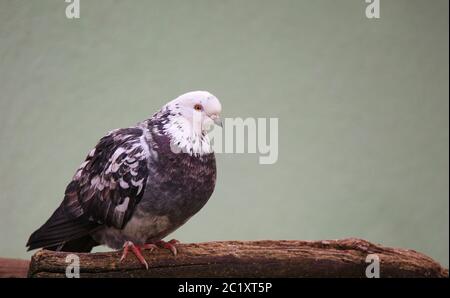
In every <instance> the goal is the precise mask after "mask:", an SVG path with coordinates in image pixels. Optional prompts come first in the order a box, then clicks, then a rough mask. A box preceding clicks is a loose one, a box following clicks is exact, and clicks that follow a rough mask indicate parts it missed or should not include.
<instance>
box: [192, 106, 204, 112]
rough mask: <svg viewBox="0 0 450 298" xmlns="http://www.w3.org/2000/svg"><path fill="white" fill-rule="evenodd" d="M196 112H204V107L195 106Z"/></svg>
mask: <svg viewBox="0 0 450 298" xmlns="http://www.w3.org/2000/svg"><path fill="white" fill-rule="evenodd" d="M194 110H196V111H201V110H203V107H202V105H199V104H196V105H195V106H194Z"/></svg>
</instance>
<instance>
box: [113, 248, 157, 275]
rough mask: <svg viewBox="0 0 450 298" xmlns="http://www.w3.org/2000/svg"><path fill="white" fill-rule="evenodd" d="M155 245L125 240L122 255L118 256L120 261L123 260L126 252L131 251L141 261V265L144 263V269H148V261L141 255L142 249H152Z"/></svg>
mask: <svg viewBox="0 0 450 298" xmlns="http://www.w3.org/2000/svg"><path fill="white" fill-rule="evenodd" d="M155 247H156V246H155V245H154V244H144V245H135V244H134V243H133V242H131V241H126V242H125V243H124V245H123V253H122V257H121V258H120V262H122V261H123V260H125V258H126V257H127V255H128V252H129V251H130V249H131V251H132V252H133V254H134V255H135V256H136V258H137V259H138V260H139V262H141V264H142V265H144V267H145V269H147V270H148V263H147V261H146V260H145V258H144V256H143V255H142V249H150V250H153V249H154V248H155Z"/></svg>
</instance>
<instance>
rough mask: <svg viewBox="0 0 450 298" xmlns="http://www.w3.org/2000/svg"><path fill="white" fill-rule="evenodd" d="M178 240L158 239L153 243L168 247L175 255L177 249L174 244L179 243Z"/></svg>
mask: <svg viewBox="0 0 450 298" xmlns="http://www.w3.org/2000/svg"><path fill="white" fill-rule="evenodd" d="M179 243H180V241H178V240H176V239H172V240H170V241H168V242H166V241H163V240H159V241H156V242H155V245H156V246H158V247H161V248H164V249H168V250H170V251H171V252H172V254H173V255H174V256H176V255H177V253H178V251H177V247H176V245H177V244H179Z"/></svg>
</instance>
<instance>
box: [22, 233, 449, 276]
mask: <svg viewBox="0 0 450 298" xmlns="http://www.w3.org/2000/svg"><path fill="white" fill-rule="evenodd" d="M69 254H70V253H67V252H53V251H47V250H41V251H38V252H37V253H36V254H35V255H34V256H33V257H32V259H31V265H30V269H29V272H28V276H29V277H65V272H66V267H67V265H68V263H66V257H67V256H68V255H69ZM369 254H376V255H377V256H378V257H379V260H380V277H382V278H383V277H448V270H447V269H445V268H442V267H441V266H440V265H439V264H438V263H437V262H435V261H434V260H433V259H431V258H429V257H427V256H425V255H423V254H421V253H418V252H416V251H414V250H408V249H400V248H389V247H384V246H381V245H375V244H372V243H370V242H368V241H365V240H361V239H353V238H351V239H343V240H328V241H292V240H280V241H269V240H264V241H221V242H206V243H191V244H179V245H178V255H177V256H172V255H171V254H170V253H169V251H167V250H162V249H156V250H154V251H145V252H144V256H145V258H146V260H147V262H148V264H149V267H150V268H149V269H148V270H146V269H145V268H144V267H143V266H142V265H141V264H140V263H139V262H138V261H137V259H136V258H135V257H134V256H133V255H132V254H131V253H130V254H129V255H128V257H127V259H126V260H124V261H123V262H122V263H121V262H119V258H120V256H121V252H120V251H116V252H107V253H78V254H77V255H78V256H79V261H80V275H81V277H366V275H365V272H366V268H367V266H368V265H369V264H368V263H366V258H367V255H369Z"/></svg>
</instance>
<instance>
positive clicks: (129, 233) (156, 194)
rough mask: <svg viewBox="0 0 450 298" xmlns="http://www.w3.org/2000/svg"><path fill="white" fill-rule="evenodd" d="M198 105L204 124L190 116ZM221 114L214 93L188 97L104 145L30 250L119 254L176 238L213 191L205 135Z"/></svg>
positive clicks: (112, 136) (211, 156) (87, 162)
mask: <svg viewBox="0 0 450 298" xmlns="http://www.w3.org/2000/svg"><path fill="white" fill-rule="evenodd" d="M198 105H201V107H202V111H201V115H200V116H202V117H201V118H200V119H201V120H200V123H195V121H198V120H196V119H197V118H196V117H193V118H192V117H190V113H195V112H198ZM194 107H195V110H194ZM220 110H221V106H220V103H219V101H218V100H217V98H216V97H214V96H213V95H211V94H210V93H208V92H204V91H196V92H190V93H186V94H184V95H182V96H180V97H178V98H177V99H175V100H174V101H172V102H170V103H168V104H167V105H165V106H164V107H163V108H162V109H161V111H159V112H158V113H156V114H155V115H154V116H153V117H151V118H150V119H147V120H145V121H142V122H140V123H138V124H137V125H136V126H134V127H130V128H123V129H116V130H113V131H111V132H110V133H108V134H107V135H106V136H104V137H103V138H101V139H100V141H99V142H98V144H97V145H96V146H95V148H94V149H92V151H91V152H90V153H89V155H88V156H87V158H86V160H85V161H84V162H83V163H82V164H81V166H80V167H79V168H78V170H77V171H76V173H75V175H74V176H73V179H72V181H71V182H70V183H69V185H68V186H67V188H66V191H65V196H64V199H63V201H62V203H61V205H60V206H59V207H58V208H57V209H56V211H55V212H54V213H53V215H52V216H51V217H50V218H49V219H48V220H47V222H46V223H45V224H44V225H43V226H42V227H40V228H39V229H38V230H37V231H35V232H34V233H33V234H32V235H31V236H30V239H29V240H28V243H27V246H28V249H29V250H31V249H35V248H40V247H45V248H47V249H53V250H61V251H74V252H86V251H90V250H91V249H92V247H94V246H96V245H100V244H105V245H108V246H109V247H111V248H115V249H117V248H121V247H122V245H123V244H124V242H126V241H132V242H134V243H136V244H143V243H151V242H154V241H157V240H160V239H162V238H164V237H165V236H167V235H168V234H169V233H171V232H173V231H174V230H175V229H177V228H178V227H179V226H181V225H182V224H184V223H185V222H186V221H187V220H188V219H189V218H190V217H192V216H193V215H194V214H195V213H197V212H198V211H199V210H200V209H201V208H202V207H203V206H204V204H206V202H207V201H208V199H209V197H210V196H211V194H212V192H213V190H214V186H215V180H216V164H215V158H214V153H212V150H211V149H210V145H209V140H208V139H207V135H206V133H205V129H206V126H208V125H209V124H210V122H211V121H215V119H216V118H218V115H219V114H220ZM193 119H194V120H193ZM192 120H193V121H194V123H191V122H192ZM190 121H191V122H190ZM197 127H199V128H198V131H197ZM198 144H202V145H201V146H198ZM174 146H175V147H176V146H178V147H179V149H182V150H181V152H180V151H176V150H175V151H174V150H173V148H174Z"/></svg>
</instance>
